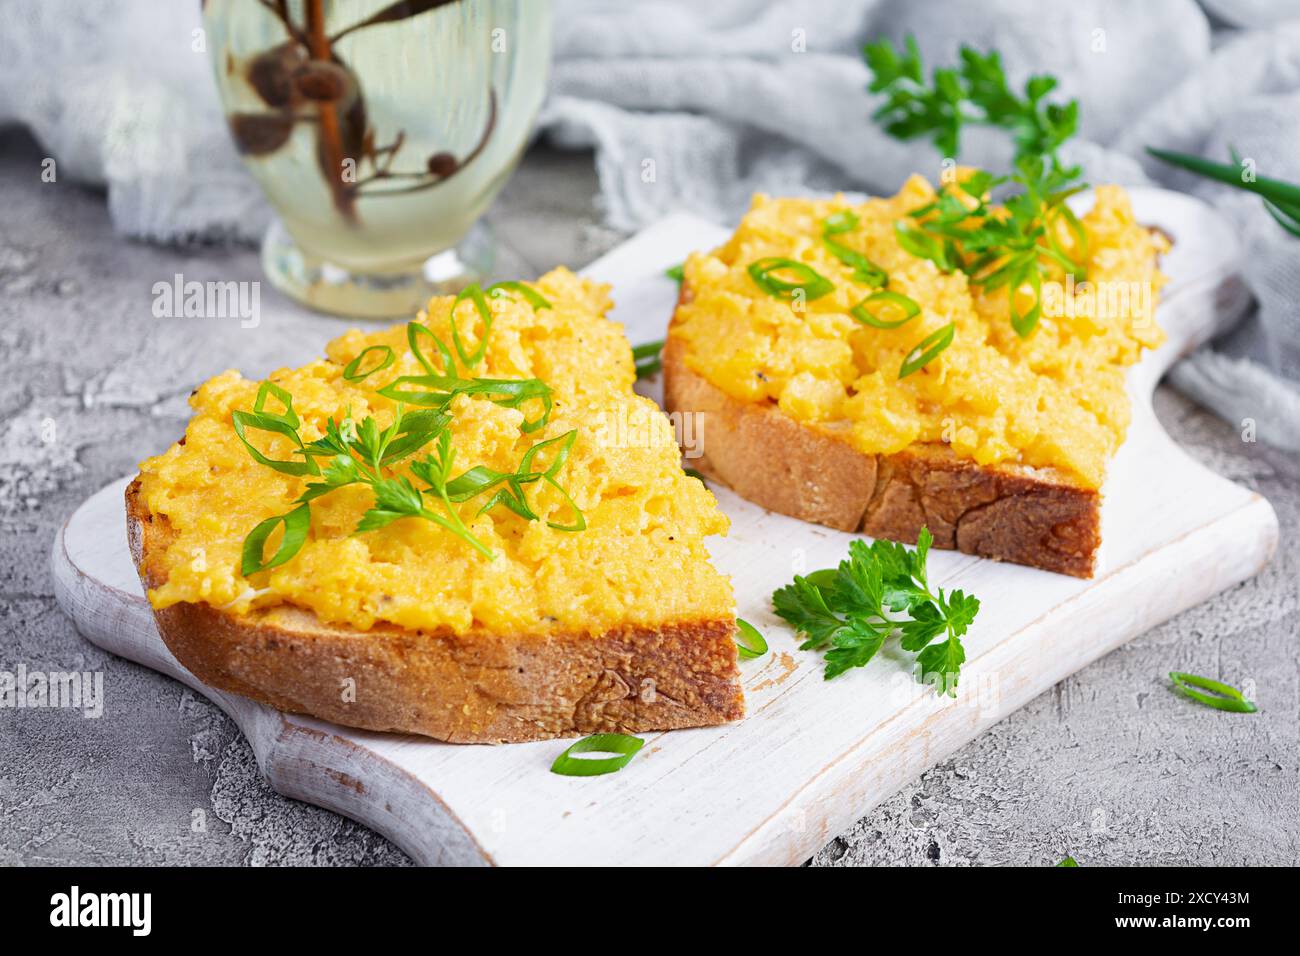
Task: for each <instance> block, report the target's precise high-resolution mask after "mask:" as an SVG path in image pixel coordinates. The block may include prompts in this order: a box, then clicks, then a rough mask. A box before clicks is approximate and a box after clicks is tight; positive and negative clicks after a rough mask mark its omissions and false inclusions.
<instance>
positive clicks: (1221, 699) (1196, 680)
mask: <svg viewBox="0 0 1300 956" xmlns="http://www.w3.org/2000/svg"><path fill="white" fill-rule="evenodd" d="M1169 679H1170V680H1171V681H1173V682H1174V689H1175V690H1177V691H1180V692H1182V693H1183V694H1185V695H1187V696H1188V697H1190V698H1191V699H1192V700H1195V701H1199V702H1200V703H1202V704H1204V705H1205V706H1207V707H1213V708H1214V709H1215V710H1230V711H1233V712H1234V713H1238V714H1253V713H1255V711H1256V710H1258V709H1259V708H1258V707H1256V706H1255V702H1254V701H1250V700H1247V699H1246V698H1245V696H1244V695H1243V694H1242V693H1241V691H1239V690H1237V688H1235V687H1230V686H1228V685H1227V684H1224V683H1222V682H1221V681H1217V680H1211V679H1210V678H1208V677H1199V676H1197V675H1196V674H1184V673H1183V672H1182V671H1170V672H1169ZM1193 687H1201V688H1204V689H1205V690H1208V691H1212V692H1213V693H1211V694H1202V693H1201V692H1200V691H1198V690H1193V689H1192V688H1193ZM1216 695H1217V696H1216Z"/></svg>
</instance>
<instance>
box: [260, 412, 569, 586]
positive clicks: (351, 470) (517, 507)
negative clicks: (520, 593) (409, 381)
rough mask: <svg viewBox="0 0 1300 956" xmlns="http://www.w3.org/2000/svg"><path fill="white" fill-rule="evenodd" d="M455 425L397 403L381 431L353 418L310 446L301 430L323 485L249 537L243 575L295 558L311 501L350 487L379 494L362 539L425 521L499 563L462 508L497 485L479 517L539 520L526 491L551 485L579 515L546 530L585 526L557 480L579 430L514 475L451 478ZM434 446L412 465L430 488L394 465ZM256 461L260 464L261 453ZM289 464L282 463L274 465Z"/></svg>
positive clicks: (304, 450) (330, 427)
mask: <svg viewBox="0 0 1300 956" xmlns="http://www.w3.org/2000/svg"><path fill="white" fill-rule="evenodd" d="M235 414H239V413H238V412H236V413H235ZM450 422H451V417H450V416H449V415H447V414H445V413H442V412H437V411H417V412H412V413H404V411H403V408H402V406H401V405H398V407H397V411H396V414H395V416H394V418H393V421H392V423H391V424H390V425H389V426H388V427H387V428H381V427H380V425H379V423H378V422H377V421H376V420H375V419H374V418H366V419H365V420H363V421H362V422H361V423H360V424H353V423H351V422H349V421H347V420H346V419H345V421H344V423H342V424H340V423H339V422H336V421H335V420H334V419H333V418H331V419H329V420H328V422H327V423H326V431H325V435H324V436H323V437H321V438H318V439H316V440H315V441H313V442H310V443H307V444H303V443H302V441H301V440H300V439H298V436H297V434H296V432H295V433H294V435H293V437H294V439H295V440H296V441H297V443H298V445H299V447H300V449H301V450H300V452H299V453H300V454H302V455H304V456H305V463H307V464H310V465H311V466H312V469H313V470H312V471H311V472H310V474H312V475H315V476H319V477H320V479H321V480H320V481H314V482H309V483H308V485H307V488H306V490H305V491H304V492H303V493H302V495H300V496H299V498H298V501H297V504H298V507H297V508H295V509H294V510H293V511H291V512H289V513H288V514H287V515H283V516H279V517H275V518H269V519H267V520H266V521H263V522H261V523H260V524H259V525H257V527H255V528H254V529H253V530H252V531H251V532H250V533H249V535H248V537H247V538H245V540H244V547H243V562H242V570H243V573H244V575H245V576H248V575H250V574H255V573H257V572H258V571H265V570H267V569H268V568H272V567H276V566H278V565H281V564H284V563H285V562H286V561H288V560H290V559H291V558H292V557H293V556H294V555H296V554H297V553H298V551H299V550H300V549H301V548H302V545H303V543H304V542H305V541H306V536H307V529H308V528H309V527H310V515H309V512H308V506H309V504H310V502H312V501H314V500H316V499H317V498H319V497H321V496H322V495H326V494H328V493H330V492H332V491H335V490H337V489H339V488H343V487H346V486H349V485H357V484H362V485H366V486H368V487H369V488H370V490H371V492H372V493H373V495H374V504H373V505H372V506H371V508H370V509H369V510H368V511H366V513H365V514H364V515H362V517H361V520H360V522H359V523H358V525H357V527H356V533H362V532H366V531H374V530H377V529H379V528H383V527H386V526H387V525H389V524H392V523H393V522H394V521H396V520H398V519H399V518H422V519H424V520H427V521H431V522H433V523H434V524H436V525H438V526H439V527H441V528H444V529H445V530H447V531H450V532H451V533H452V534H455V535H456V536H457V537H459V538H461V539H462V540H464V541H466V542H468V543H469V544H471V545H472V546H473V547H474V548H475V549H476V550H478V551H479V552H480V553H482V554H483V555H485V556H486V557H488V558H491V557H493V554H492V551H491V550H490V549H489V548H488V547H487V546H486V545H485V544H483V542H482V541H480V540H479V539H478V538H477V537H475V536H474V534H473V533H472V532H471V531H470V530H469V529H468V528H467V527H466V526H465V524H464V522H463V521H462V520H461V518H460V513H459V510H458V509H457V508H456V505H458V504H461V503H463V502H465V501H468V500H469V499H471V498H473V497H476V496H478V495H479V494H482V493H483V492H486V491H488V490H490V489H492V488H494V487H496V486H498V485H504V486H505V487H504V489H502V491H499V492H498V493H497V495H494V496H493V497H492V498H491V499H489V501H488V502H487V504H485V505H484V506H483V507H482V508H480V509H479V511H478V514H482V513H483V512H485V511H487V510H489V509H490V508H492V507H495V506H496V505H498V504H504V505H506V506H507V507H508V508H510V510H511V511H514V512H515V513H516V514H519V515H521V516H522V517H524V518H525V519H527V520H532V521H535V520H538V515H537V514H536V513H535V512H533V510H532V509H531V508H530V507H529V506H528V503H527V499H526V498H525V496H524V492H523V485H525V484H529V483H532V482H536V481H544V482H546V483H547V484H549V485H551V486H552V487H554V488H556V489H557V490H558V491H559V492H560V494H561V495H563V496H564V499H565V501H567V502H568V504H569V506H570V507H571V508H572V509H573V514H574V518H573V520H572V521H571V522H570V523H569V524H563V525H562V524H559V523H556V522H549V521H548V522H547V524H548V525H549V526H550V527H552V528H555V529H557V530H560V531H582V530H584V529H585V528H586V526H587V525H586V519H585V517H584V516H583V514H582V511H581V510H580V509H579V508H578V506H577V505H576V504H575V503H574V501H573V498H572V497H571V496H570V495H569V493H568V492H567V491H566V490H565V489H564V488H563V487H562V486H561V485H560V483H559V481H558V478H557V476H558V474H559V471H560V469H561V468H563V467H564V464H565V462H566V460H567V458H568V452H569V449H570V448H571V447H572V445H573V441H574V439H575V438H576V437H577V432H576V431H569V432H566V433H565V434H563V435H560V436H558V437H556V438H551V439H548V440H546V441H542V442H538V443H537V444H535V445H533V446H532V447H531V448H529V449H528V451H527V452H525V453H524V455H523V457H522V458H521V459H520V463H519V468H518V469H517V470H516V471H515V472H514V473H511V474H504V473H498V472H494V471H491V470H490V469H487V468H484V467H482V466H478V467H475V468H471V469H469V470H468V471H466V472H463V473H462V474H460V475H459V476H456V477H452V474H453V469H454V463H455V450H454V449H453V448H452V447H451V432H450V430H449V429H448V425H449V424H450ZM430 445H432V446H433V448H432V450H431V451H430V452H428V453H427V454H426V455H425V457H424V458H423V459H421V460H418V461H414V462H411V464H410V466H409V467H410V471H411V473H412V474H413V475H414V476H415V477H416V478H417V479H419V481H420V482H421V483H422V484H423V486H424V487H422V488H417V487H416V485H415V484H414V483H413V482H412V481H411V479H410V478H408V477H406V476H404V475H394V474H392V473H391V469H392V467H393V466H394V465H396V464H398V463H399V462H401V461H404V460H406V459H408V458H410V457H411V456H412V455H414V454H416V453H417V452H419V451H421V450H423V449H425V448H426V447H428V446H430ZM552 446H557V447H558V449H559V451H558V453H557V454H556V455H555V458H554V460H553V461H552V462H551V464H550V465H549V466H548V467H547V468H546V469H545V470H542V471H538V470H536V466H535V465H534V460H535V458H536V457H537V455H538V454H539V453H540V452H541V451H543V450H545V449H547V448H550V447H552ZM254 452H256V449H250V454H253V453H254ZM253 457H254V459H255V460H260V459H259V458H258V455H256V454H253ZM317 459H320V460H321V461H322V462H323V463H324V464H323V467H321V466H318V465H317V464H316V460H317ZM282 464H284V463H283V462H275V463H273V465H272V467H276V466H279V465H282ZM277 470H279V469H278V468H277ZM506 489H508V490H506ZM280 524H283V525H284V529H285V533H284V537H283V540H282V542H281V544H280V547H279V548H278V550H277V551H276V553H275V555H274V556H273V557H272V558H271V559H270V560H269V561H267V560H264V557H263V551H264V548H265V545H266V541H267V539H268V538H269V537H270V535H271V534H272V532H274V531H275V529H276V527H277V526H278V525H280Z"/></svg>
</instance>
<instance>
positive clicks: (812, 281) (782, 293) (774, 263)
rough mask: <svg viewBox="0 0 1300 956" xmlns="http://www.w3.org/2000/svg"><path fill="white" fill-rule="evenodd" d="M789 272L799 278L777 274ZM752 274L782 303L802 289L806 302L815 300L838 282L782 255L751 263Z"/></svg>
mask: <svg viewBox="0 0 1300 956" xmlns="http://www.w3.org/2000/svg"><path fill="white" fill-rule="evenodd" d="M778 272H786V273H790V274H793V275H795V276H797V277H798V278H797V279H796V281H794V282H791V281H789V280H788V279H781V278H779V277H778V276H777V275H776V273H778ZM749 277H750V278H751V279H753V280H754V284H755V285H756V286H758V287H759V288H760V289H762V290H763V291H764V292H766V293H767V294H768V295H770V296H772V298H774V299H780V300H782V301H783V302H789V301H791V300H792V299H794V297H795V293H797V292H802V293H803V299H804V301H805V302H812V301H813V300H814V299H820V298H821V297H822V296H824V295H829V294H830V293H831V292H834V291H835V283H833V282H831V280H830V279H828V278H826V277H825V276H824V275H822V274H821V273H820V272H818V271H817V270H816V269H814V268H813V267H812V266H810V265H808V263H806V262H799V261H797V260H795V259H786V258H784V257H783V256H766V257H764V258H762V259H758V260H756V261H755V262H751V263H750V264H749Z"/></svg>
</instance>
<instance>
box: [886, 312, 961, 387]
mask: <svg viewBox="0 0 1300 956" xmlns="http://www.w3.org/2000/svg"><path fill="white" fill-rule="evenodd" d="M956 331H957V323H956V322H949V323H948V324H947V325H945V326H944V327H943V328H941V329H937V330H935V331H934V332H931V333H930V334H929V335H927V336H926V337H925V338H923V339H921V341H919V342H917V343H916V345H915V346H913V347H912V351H910V352H908V353H907V356H906V357H905V358H904V359H903V364H902V365H901V366H900V367H899V369H898V377H899V378H907V376H909V375H911V374H912V373H913V372H915V371H917V370H919V369H922V368H924V367H925V366H926V365H929V364H930V362H931V361H932V360H933V359H934V358H935V357H936V356H938V354H939V353H940V352H942V351H943V350H944V349H946V348H947V347H948V346H950V345H952V337H953V334H954V333H955V332H956Z"/></svg>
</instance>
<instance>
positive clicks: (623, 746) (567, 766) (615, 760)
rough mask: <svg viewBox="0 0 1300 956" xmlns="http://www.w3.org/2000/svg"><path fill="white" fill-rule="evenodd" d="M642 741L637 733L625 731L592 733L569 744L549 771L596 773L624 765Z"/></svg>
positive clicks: (575, 774) (576, 774) (566, 774)
mask: <svg viewBox="0 0 1300 956" xmlns="http://www.w3.org/2000/svg"><path fill="white" fill-rule="evenodd" d="M644 745H645V741H644V740H642V739H641V738H640V737H631V736H628V735H627V734H592V735H591V736H590V737H583V738H582V739H581V740H579V741H576V742H575V743H573V744H571V745H570V746H569V748H568V749H567V750H565V751H564V753H562V754H560V755H559V756H558V757H556V758H555V763H553V764H551V773H558V774H559V775H560V776H562V777H598V776H600V775H602V774H606V773H616V772H617V771H619V770H622V769H623V768H624V767H626V766H627V765H628V763H629V761H631V759H632V758H633V757H635V756H636V754H637V751H639V750H640V749H641V748H642V747H643V746H644ZM593 753H598V754H615V755H616V756H613V757H606V758H599V759H598V758H594V757H576V756H574V754H593Z"/></svg>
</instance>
